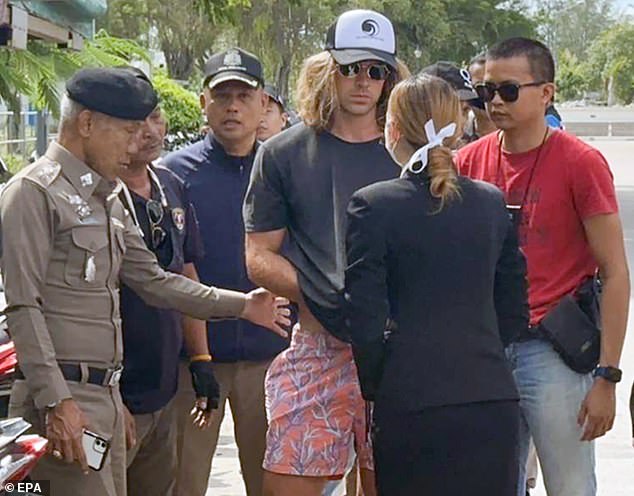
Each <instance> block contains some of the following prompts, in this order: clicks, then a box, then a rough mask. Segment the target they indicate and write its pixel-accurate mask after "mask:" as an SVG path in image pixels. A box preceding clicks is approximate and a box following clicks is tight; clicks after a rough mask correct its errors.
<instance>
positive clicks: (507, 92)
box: [474, 81, 548, 103]
mask: <svg viewBox="0 0 634 496" xmlns="http://www.w3.org/2000/svg"><path fill="white" fill-rule="evenodd" d="M547 82H548V81H533V82H532V83H524V84H517V83H502V84H495V83H478V84H476V85H475V86H474V89H475V91H476V93H477V94H478V96H479V97H480V98H482V100H483V101H484V102H485V103H489V102H490V101H491V100H493V99H494V98H495V94H496V93H497V94H498V95H500V98H501V99H502V101H504V102H507V103H512V102H516V101H517V99H518V98H519V97H520V90H521V89H522V88H528V87H530V86H541V85H542V84H546V83H547Z"/></svg>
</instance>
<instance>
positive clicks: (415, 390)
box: [344, 172, 528, 411]
mask: <svg viewBox="0 0 634 496" xmlns="http://www.w3.org/2000/svg"><path fill="white" fill-rule="evenodd" d="M458 184H459V188H460V197H459V198H456V199H454V200H453V201H450V202H449V203H447V204H446V205H445V206H444V207H443V209H442V210H440V211H438V208H439V206H440V205H439V200H438V199H436V198H434V197H432V196H431V194H430V192H429V178H428V176H427V174H426V173H425V172H423V173H422V174H421V175H413V174H410V175H407V176H406V177H404V178H402V179H394V180H391V181H383V182H380V183H376V184H373V185H371V186H368V187H365V188H363V189H361V190H359V191H357V192H356V193H355V194H354V195H353V197H352V199H351V201H350V205H349V206H348V232H347V260H348V267H347V269H346V292H345V294H344V297H345V302H346V303H345V305H344V308H345V311H344V314H345V317H346V321H345V325H346V326H347V327H348V328H349V332H350V335H351V339H352V346H353V352H354V357H355V361H356V363H357V367H358V371H359V379H360V382H361V390H362V393H363V396H364V397H365V398H366V399H368V400H374V399H376V401H377V402H379V401H382V402H383V401H384V402H385V405H386V406H388V407H390V408H396V409H402V410H408V411H410V410H418V409H422V408H426V407H430V406H441V405H451V404H461V403H471V402H478V401H490V400H507V399H517V397H518V396H517V390H516V388H515V384H514V381H513V377H512V375H511V371H510V366H509V364H508V362H507V360H506V357H505V354H504V347H505V346H506V345H507V344H508V343H510V342H511V341H513V340H514V338H515V337H517V334H518V333H519V331H520V330H521V329H522V328H525V327H526V326H528V301H527V300H528V298H527V284H526V263H525V260H524V256H523V255H522V254H521V252H520V250H519V248H518V244H517V237H516V233H515V229H514V228H513V226H512V224H511V221H510V219H509V216H508V214H507V211H506V206H505V203H504V197H503V195H502V192H501V191H500V190H499V189H497V188H496V187H495V186H492V185H490V184H487V183H484V182H481V181H473V180H471V179H467V178H465V177H460V178H459V179H458ZM388 317H389V319H390V325H389V326H388V328H389V329H391V330H390V331H388V332H385V331H386V321H387V320H388ZM384 335H387V339H386V338H385V337H384Z"/></svg>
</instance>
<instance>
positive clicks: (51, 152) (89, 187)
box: [46, 141, 117, 200]
mask: <svg viewBox="0 0 634 496" xmlns="http://www.w3.org/2000/svg"><path fill="white" fill-rule="evenodd" d="M46 156H47V157H48V158H49V159H51V160H52V161H54V162H57V163H58V164H59V165H60V166H61V168H62V172H63V173H64V175H65V176H66V177H67V178H68V180H69V181H70V182H71V184H72V185H73V186H74V187H75V189H76V190H77V192H78V193H79V195H80V196H81V197H82V198H83V199H84V200H88V198H90V197H91V196H92V195H93V193H94V192H95V190H96V189H97V186H99V185H100V184H101V183H102V182H103V183H104V184H103V186H101V188H100V189H102V188H104V189H105V188H109V190H110V191H112V190H113V189H114V188H115V187H116V185H117V183H116V182H113V181H106V180H105V179H104V178H103V177H101V176H100V175H99V174H97V172H95V171H94V170H93V169H91V168H90V167H88V165H86V163H85V162H83V161H81V160H79V159H78V158H77V157H75V155H73V154H72V153H71V152H69V151H68V150H67V149H66V148H64V147H63V146H62V145H60V144H59V143H57V142H56V141H53V142H52V143H51V144H50V145H49V146H48V149H47V150H46Z"/></svg>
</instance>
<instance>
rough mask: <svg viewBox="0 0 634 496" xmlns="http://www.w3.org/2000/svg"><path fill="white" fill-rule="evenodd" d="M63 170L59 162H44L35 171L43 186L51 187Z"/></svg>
mask: <svg viewBox="0 0 634 496" xmlns="http://www.w3.org/2000/svg"><path fill="white" fill-rule="evenodd" d="M61 170H62V166H61V165H59V164H58V163H57V162H44V163H42V164H41V165H40V166H39V167H38V168H37V170H36V171H35V177H37V179H38V180H39V181H40V183H41V184H42V185H43V186H50V184H51V183H52V182H53V181H54V180H55V178H56V177H57V176H58V175H59V173H60V171H61Z"/></svg>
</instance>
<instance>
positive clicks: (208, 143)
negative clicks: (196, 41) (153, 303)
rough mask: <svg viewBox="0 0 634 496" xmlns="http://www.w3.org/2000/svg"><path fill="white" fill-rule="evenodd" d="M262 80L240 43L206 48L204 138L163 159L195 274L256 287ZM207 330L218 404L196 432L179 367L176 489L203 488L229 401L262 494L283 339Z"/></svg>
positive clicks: (236, 328) (234, 324) (234, 326)
mask: <svg viewBox="0 0 634 496" xmlns="http://www.w3.org/2000/svg"><path fill="white" fill-rule="evenodd" d="M262 86H263V76H262V67H261V64H260V61H259V60H258V59H257V58H256V57H255V56H253V55H251V54H249V53H247V52H245V51H243V50H241V49H239V48H232V49H230V50H227V51H225V52H222V53H218V54H215V55H213V56H212V57H211V58H210V59H209V60H208V61H207V63H206V64H205V78H204V80H203V92H202V95H201V105H202V107H203V110H204V111H205V115H206V117H207V122H208V125H209V128H210V129H211V131H210V132H209V134H207V136H205V138H204V139H203V140H202V141H200V142H198V143H195V144H193V145H191V146H189V147H186V148H184V149H182V150H180V151H177V152H174V153H171V154H169V155H168V156H167V157H165V158H164V159H163V164H164V165H166V166H167V167H168V168H169V169H171V170H172V171H174V172H176V173H177V174H178V175H179V176H180V177H181V178H182V180H183V181H184V183H185V188H186V191H187V193H188V195H189V198H190V200H191V201H192V203H193V204H194V206H195V207H196V212H197V214H198V219H199V224H200V232H201V237H202V240H203V246H204V250H205V256H204V257H203V258H202V259H200V260H198V261H197V262H196V268H197V269H198V274H199V276H200V280H201V281H203V282H212V281H213V283H214V284H217V285H220V286H222V287H227V288H232V289H248V288H253V287H254V285H253V284H252V283H251V281H249V279H248V277H247V273H246V267H245V253H244V224H243V222H242V215H241V208H242V201H243V199H244V195H245V192H246V188H247V185H248V182H249V175H250V173H251V167H252V164H253V158H254V155H255V151H256V148H257V142H256V131H257V127H258V124H259V122H260V119H261V118H262V116H263V113H264V110H265V106H266V102H267V97H266V95H265V94H264V92H263V90H262ZM208 329H209V334H208V338H209V346H210V353H211V354H212V355H213V365H214V372H215V375H216V378H217V379H218V382H219V384H220V405H219V409H218V410H217V412H214V415H213V417H212V420H211V426H210V428H209V429H208V430H206V431H202V432H201V431H199V430H196V429H195V428H194V427H193V426H192V425H191V422H189V421H188V420H187V417H188V416H189V410H190V409H191V403H192V400H193V396H194V393H193V391H192V389H191V381H190V380H189V378H188V377H187V375H188V373H187V371H186V369H185V368H184V367H182V368H181V375H180V378H181V379H180V384H179V392H178V395H177V398H178V399H177V408H178V410H179V414H180V415H181V421H180V423H179V429H180V431H179V475H178V481H177V491H178V494H187V495H188V496H189V495H192V496H202V495H204V494H205V492H206V489H207V482H208V478H209V473H210V469H211V462H212V458H213V454H214V451H215V449H216V444H217V441H218V432H219V429H220V423H221V421H222V418H223V415H224V406H225V403H226V400H227V399H228V400H229V403H230V406H231V412H232V414H233V419H234V423H235V436H236V442H237V444H238V449H239V457H240V465H241V468H242V476H243V479H244V482H245V486H246V491H247V494H248V495H249V496H256V495H257V496H260V495H261V494H262V475H263V471H262V460H263V457H264V447H265V437H266V429H267V421H266V414H265V409H264V376H265V374H266V371H267V369H268V366H269V364H270V363H271V361H272V359H273V358H274V357H275V356H276V355H277V354H278V353H279V352H280V351H282V350H283V349H284V348H285V347H286V346H287V342H286V340H284V339H281V338H279V337H278V336H275V335H274V334H272V333H271V332H269V331H267V330H266V329H264V328H258V327H257V326H253V325H251V324H250V323H248V322H246V321H244V320H237V321H227V322H213V323H211V324H210V325H209V326H208ZM212 331H213V332H212Z"/></svg>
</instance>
